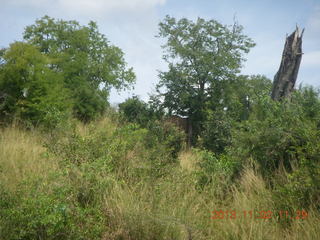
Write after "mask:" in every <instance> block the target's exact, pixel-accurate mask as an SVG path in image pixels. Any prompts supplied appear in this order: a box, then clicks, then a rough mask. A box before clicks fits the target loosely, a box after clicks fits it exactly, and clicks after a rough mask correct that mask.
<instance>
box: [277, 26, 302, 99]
mask: <svg viewBox="0 0 320 240" xmlns="http://www.w3.org/2000/svg"><path fill="white" fill-rule="evenodd" d="M303 32H304V29H303V30H302V32H301V34H300V31H299V28H298V27H296V30H295V31H294V32H293V33H292V34H291V35H290V36H287V38H286V43H285V45H284V50H283V54H282V60H281V64H280V68H279V70H278V72H277V74H276V75H275V76H274V80H273V87H272V93H271V98H272V99H273V100H276V101H279V100H280V99H283V98H286V97H287V96H289V95H290V93H291V92H292V90H293V88H294V85H295V83H296V80H297V76H298V71H299V67H300V62H301V58H302V36H303Z"/></svg>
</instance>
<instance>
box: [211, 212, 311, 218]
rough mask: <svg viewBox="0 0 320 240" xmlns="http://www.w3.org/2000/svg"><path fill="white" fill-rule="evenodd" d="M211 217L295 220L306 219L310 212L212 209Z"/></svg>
mask: <svg viewBox="0 0 320 240" xmlns="http://www.w3.org/2000/svg"><path fill="white" fill-rule="evenodd" d="M210 218H211V219H213V220H219V219H220V220H221V219H238V218H242V219H265V220H268V219H277V220H281V219H294V220H305V219H307V218H308V212H307V211H306V210H297V211H295V212H289V211H284V210H283V211H282V210H280V211H270V210H262V211H256V210H243V211H237V210H215V211H211V216H210Z"/></svg>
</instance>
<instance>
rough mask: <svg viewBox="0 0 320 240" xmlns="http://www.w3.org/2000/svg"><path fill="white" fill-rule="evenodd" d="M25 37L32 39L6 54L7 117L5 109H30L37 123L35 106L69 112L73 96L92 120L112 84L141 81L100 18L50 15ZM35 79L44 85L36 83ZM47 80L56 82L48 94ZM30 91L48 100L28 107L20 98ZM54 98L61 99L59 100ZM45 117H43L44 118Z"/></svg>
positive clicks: (75, 107) (81, 115) (13, 112)
mask: <svg viewBox="0 0 320 240" xmlns="http://www.w3.org/2000/svg"><path fill="white" fill-rule="evenodd" d="M23 37H24V39H25V40H26V43H22V42H21V43H15V44H12V45H11V46H10V48H8V49H4V50H2V52H1V54H0V57H1V60H2V61H1V62H0V64H1V65H0V79H1V82H0V84H1V96H0V97H1V98H2V100H1V103H2V104H1V113H2V114H1V115H2V116H1V118H3V114H6V116H9V117H10V118H15V117H20V112H21V111H22V112H23V111H25V112H26V114H25V116H26V115H28V116H27V117H26V119H27V120H30V121H31V122H32V123H33V124H34V123H35V119H36V118H37V116H35V114H36V113H34V111H37V112H43V111H48V112H49V113H48V114H49V115H50V114H51V115H55V114H57V115H59V114H60V112H61V114H62V115H63V114H67V112H66V111H64V109H63V108H66V105H69V104H66V101H65V99H64V98H68V99H70V100H71V103H72V105H71V108H72V113H73V116H75V117H76V118H78V119H80V120H81V121H84V122H88V121H90V120H92V119H94V118H95V117H97V116H98V115H101V114H102V113H103V112H105V110H106V108H107V106H108V101H107V100H108V94H109V91H110V89H111V88H112V87H114V88H116V89H118V90H120V89H126V88H128V87H130V85H131V84H132V83H134V81H135V75H134V73H133V70H132V68H127V66H126V62H125V60H124V54H123V52H122V51H121V49H119V48H118V47H116V46H114V45H111V44H110V43H109V42H108V40H107V39H106V37H105V36H104V35H103V34H101V33H100V32H99V31H98V26H97V24H96V23H95V22H90V23H89V24H88V26H81V25H80V24H79V23H78V22H76V21H64V20H56V19H54V18H50V17H48V16H45V17H43V18H41V19H39V20H37V21H36V23H35V24H33V25H30V26H27V27H26V28H25V32H24V34H23ZM40 79H43V80H40ZM19 81H20V82H19ZM35 81H37V87H39V88H42V90H37V89H36V88H34V86H33V85H32V84H34V83H35ZM45 82H47V83H50V84H52V88H53V89H52V91H51V90H50V91H49V92H50V93H43V91H45V90H43V89H44V88H47V87H48V86H46V85H48V84H46V83H45ZM42 84H43V85H44V86H42ZM55 86H57V87H55ZM54 91H58V92H57V93H54ZM59 91H60V93H59ZM23 92H25V93H23ZM27 92H28V93H27ZM48 94H51V95H50V96H49V95H48ZM59 94H60V97H59V96H58V95H59ZM24 95H29V96H30V97H33V99H34V101H36V100H35V98H42V100H43V101H45V100H44V99H47V100H46V101H47V102H46V103H44V102H42V103H41V104H38V103H37V104H38V105H37V106H36V105H33V108H34V109H33V110H32V109H24V110H23V109H22V107H19V103H18V100H19V99H23V97H25V96H24ZM31 95H33V96H31ZM61 96H64V97H61ZM54 98H55V100H54ZM53 100H54V101H55V102H57V103H55V104H53ZM37 101H38V102H39V101H41V100H37ZM69 103H70V101H69ZM40 105H41V106H40ZM56 105H59V106H56ZM38 107H39V109H36V108H38ZM49 108H50V109H49ZM29 110H30V112H29ZM59 111H60V112H59ZM50 112H51V113H50ZM39 114H40V113H38V115H39ZM42 115H43V114H42ZM44 118H46V117H45V116H39V119H38V120H39V122H41V121H42V120H43V119H44ZM50 121H55V120H49V122H50ZM36 122H38V121H36ZM49 125H50V126H51V125H52V124H51V123H49Z"/></svg>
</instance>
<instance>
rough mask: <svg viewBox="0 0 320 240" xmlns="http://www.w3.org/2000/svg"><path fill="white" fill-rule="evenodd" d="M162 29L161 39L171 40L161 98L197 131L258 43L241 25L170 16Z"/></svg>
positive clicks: (167, 45) (162, 25) (167, 106)
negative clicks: (224, 84) (216, 98)
mask: <svg viewBox="0 0 320 240" xmlns="http://www.w3.org/2000/svg"><path fill="white" fill-rule="evenodd" d="M159 27H160V32H159V37H163V38H166V39H167V42H166V44H165V45H164V46H163V48H164V50H165V54H164V59H165V60H166V62H167V63H168V66H169V70H168V71H163V72H160V75H159V76H160V82H159V84H158V86H157V90H158V92H159V96H161V97H163V105H164V106H165V107H166V108H167V109H168V110H169V113H175V114H179V115H182V116H187V117H189V118H190V119H191V121H192V122H193V125H194V129H195V127H196V126H199V123H200V122H201V121H203V120H204V119H205V109H206V108H207V107H208V106H207V105H208V103H209V102H210V101H211V102H212V99H213V98H214V97H215V96H218V95H221V94H222V93H223V83H224V81H226V80H230V79H233V78H234V76H235V75H236V74H237V73H239V72H240V68H241V64H242V62H243V61H244V58H243V55H244V53H248V52H249V50H250V48H251V47H253V46H254V43H253V41H252V40H251V39H250V38H248V37H247V36H246V35H244V34H243V28H242V26H240V25H239V24H237V23H234V25H233V26H224V25H222V24H220V23H218V22H217V21H215V20H208V21H207V20H204V19H202V18H198V19H197V20H196V21H195V22H193V21H191V20H188V19H186V18H182V19H180V20H176V19H175V18H173V17H169V16H167V17H166V18H165V19H164V21H163V22H161V23H160V24H159ZM211 105H212V104H211ZM195 130H196V129H195ZM195 134H196V131H195Z"/></svg>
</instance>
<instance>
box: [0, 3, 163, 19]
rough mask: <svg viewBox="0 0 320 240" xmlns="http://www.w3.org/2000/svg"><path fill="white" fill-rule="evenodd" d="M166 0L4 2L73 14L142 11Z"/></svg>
mask: <svg viewBox="0 0 320 240" xmlns="http://www.w3.org/2000/svg"><path fill="white" fill-rule="evenodd" d="M165 2H166V0H4V2H2V3H3V4H10V5H13V6H16V7H18V6H25V7H33V8H37V9H42V8H45V9H47V8H48V7H52V8H55V9H60V10H62V11H64V12H72V13H73V14H74V13H76V14H81V15H89V14H98V15H100V14H102V13H103V14H105V13H112V12H119V11H126V12H127V11H129V12H131V11H140V10H146V9H150V8H153V7H155V6H158V5H163V4H165Z"/></svg>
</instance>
